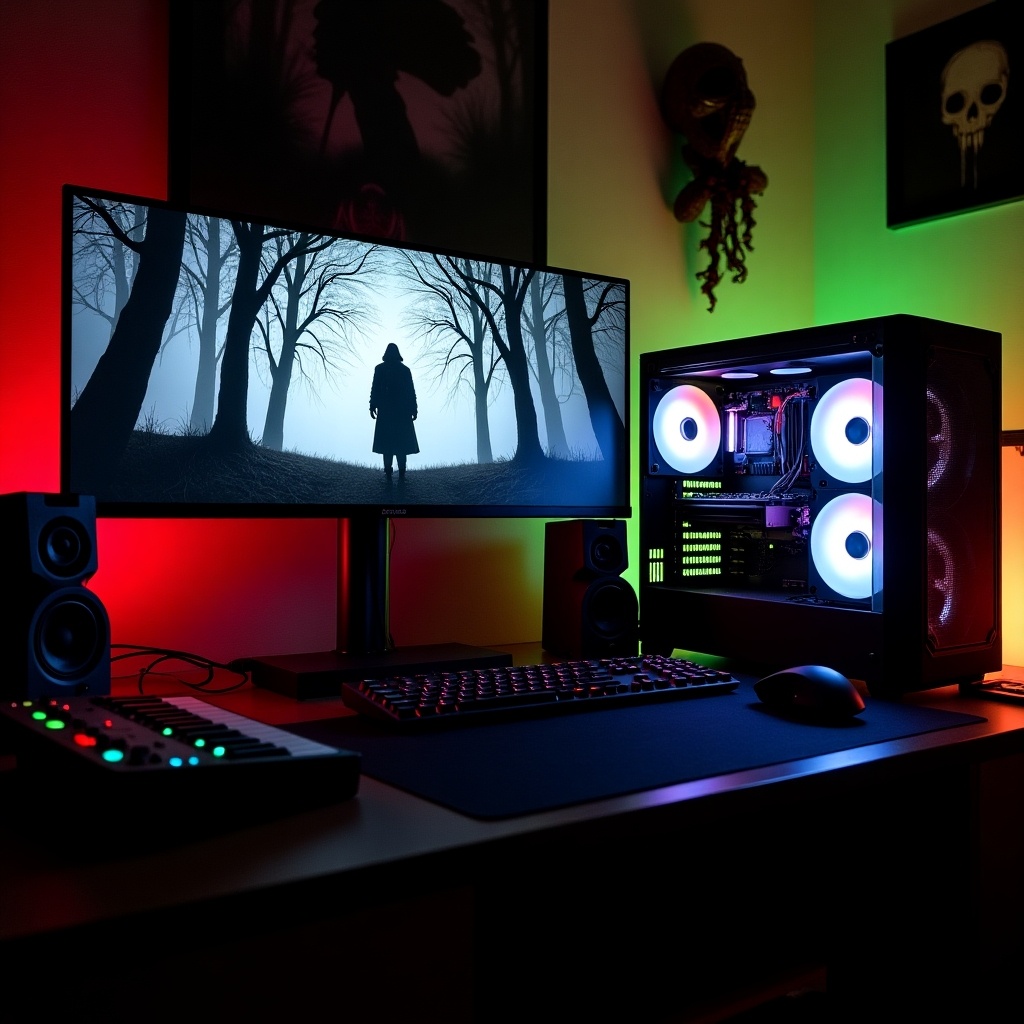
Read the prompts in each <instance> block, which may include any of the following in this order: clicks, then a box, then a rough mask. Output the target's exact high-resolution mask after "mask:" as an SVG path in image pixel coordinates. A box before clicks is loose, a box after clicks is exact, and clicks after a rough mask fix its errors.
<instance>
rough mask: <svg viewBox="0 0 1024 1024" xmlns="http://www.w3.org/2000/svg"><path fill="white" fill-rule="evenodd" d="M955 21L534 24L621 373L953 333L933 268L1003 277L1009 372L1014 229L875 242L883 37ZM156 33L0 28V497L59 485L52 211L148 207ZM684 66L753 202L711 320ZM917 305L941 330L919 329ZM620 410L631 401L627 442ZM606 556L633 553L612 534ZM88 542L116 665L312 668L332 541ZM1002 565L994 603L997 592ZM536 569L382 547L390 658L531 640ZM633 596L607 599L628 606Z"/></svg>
mask: <svg viewBox="0 0 1024 1024" xmlns="http://www.w3.org/2000/svg"><path fill="white" fill-rule="evenodd" d="M969 6H971V4H970V3H967V2H964V3H959V4H957V3H950V2H948V0H947V2H939V0H935V2H934V3H932V2H927V0H923V2H921V0H919V2H916V3H912V2H910V0H865V3H864V4H858V5H856V6H855V7H854V6H852V5H836V4H833V3H830V2H827V0H818V2H814V0H780V2H777V3H773V4H764V3H763V2H758V0H736V2H734V3H731V4H728V5H726V4H720V3H717V2H716V0H688V2H682V0H681V2H679V3H676V4H666V3H664V2H663V0H551V18H550V130H549V149H550V153H549V210H550V216H549V232H548V256H549V261H550V262H551V263H553V264H555V265H566V266H577V267H579V268H581V269H591V270H594V271H598V272H608V273H613V274H618V275H622V276H625V277H628V278H630V279H631V281H632V284H633V323H632V345H633V350H634V353H638V352H640V351H645V350H649V349H655V348H663V347H668V346H674V345H678V344H686V343H694V342H702V341H710V340H717V339H724V338H730V337H736V336H741V335H747V334H753V333H763V332H767V331H773V330H779V329H784V328H789V327H800V326H806V325H808V324H811V323H824V322H830V321H833V320H836V319H840V318H848V317H851V316H853V317H856V316H863V315H866V314H868V313H871V312H876V311H879V310H882V309H883V308H884V311H887V312H888V311H891V310H890V309H889V308H887V307H888V306H890V305H891V303H893V302H895V301H896V300H899V303H900V305H901V306H903V307H904V308H906V307H905V302H904V300H906V301H910V299H911V298H913V303H914V305H913V308H907V311H909V312H924V311H926V310H927V311H928V312H929V315H939V316H943V317H947V318H949V319H965V320H967V321H968V322H973V321H974V320H975V319H977V318H976V317H975V316H974V315H968V314H969V313H972V309H973V307H971V306H969V305H968V303H969V301H970V300H969V295H970V294H971V292H970V291H968V292H967V293H966V297H965V299H964V304H963V305H960V306H958V305H956V304H954V303H952V302H951V300H949V299H948V298H946V297H945V296H946V290H945V289H943V290H941V293H940V290H937V289H934V288H933V287H932V284H933V283H934V282H935V281H939V282H941V283H945V274H946V273H947V271H945V270H944V268H945V267H946V266H947V264H948V262H949V261H948V259H947V258H946V255H945V254H946V252H948V251H949V249H947V248H945V244H948V245H952V246H960V245H962V244H970V245H972V246H981V247H983V248H982V249H981V250H980V251H989V252H994V253H1000V254H1001V256H1000V259H999V262H998V263H997V264H996V266H995V267H994V268H992V269H991V270H990V271H989V272H988V274H989V276H988V277H986V278H985V281H984V282H982V280H981V272H980V271H978V272H977V274H978V281H977V282H974V283H976V284H978V286H979V287H981V285H982V284H983V283H984V285H985V290H984V294H985V296H986V299H988V298H991V297H993V296H994V297H995V299H996V300H997V304H996V305H995V306H993V305H991V304H987V312H989V313H990V314H991V319H990V318H989V317H988V316H986V317H985V320H986V323H985V326H992V327H994V328H995V329H997V330H1002V331H1004V333H1006V335H1007V338H1008V345H1009V346H1013V347H1014V349H1015V351H1019V350H1020V346H1019V341H1020V333H1021V316H1022V314H1021V312H1020V310H1019V309H1017V310H1014V309H1013V308H1011V304H1010V300H1009V296H1010V294H1011V287H1012V284H1013V278H1012V275H1013V272H1014V269H1015V267H1016V265H1017V264H1016V263H1015V261H1017V260H1019V250H1018V246H1019V244H1020V243H1019V238H1020V223H1021V216H1022V214H1024V206H1022V205H1021V204H1016V205H1015V206H1008V207H1003V208H1001V209H1000V210H996V211H987V212H985V213H983V214H972V215H969V216H968V217H962V218H955V219H953V220H951V221H949V222H947V223H945V224H944V225H936V226H926V227H925V228H923V229H915V232H916V235H915V234H914V233H910V234H907V235H906V236H901V237H891V236H890V234H889V233H887V232H886V230H885V229H884V227H883V226H881V225H884V214H883V213H882V209H883V208H882V207H881V206H880V205H879V204H880V203H881V202H882V199H881V196H882V191H881V190H882V188H883V183H884V176H883V170H882V163H881V160H882V154H883V152H884V138H883V134H882V133H883V130H884V129H883V122H882V120H881V119H880V113H879V112H880V110H881V107H880V106H879V103H880V96H881V90H882V81H881V78H880V75H881V60H882V47H884V43H885V41H886V40H887V39H889V38H892V37H893V36H894V35H895V34H896V31H897V25H898V24H900V27H901V30H902V31H912V30H913V29H914V27H915V26H910V27H905V26H906V24H907V23H908V22H910V21H912V20H914V19H917V20H918V21H920V22H921V24H920V25H917V26H916V27H923V25H925V24H928V23H930V22H931V21H938V20H942V19H943V18H945V17H949V16H951V15H952V14H955V13H958V12H959V11H960V10H963V9H966V8H967V7H969ZM166 7H167V0H94V2H92V3H90V4H88V5H86V4H78V3H74V2H72V0H46V2H40V3H38V4H34V5H5V8H4V13H3V16H2V17H3V21H4V25H3V31H2V32H0V146H2V152H3V154H4V156H3V160H2V161H0V201H2V203H3V216H2V217H0V254H2V255H0V260H2V261H3V263H2V267H0V308H3V310H4V314H5V320H4V328H3V331H2V333H0V490H22V489H28V490H52V489H55V488H56V487H57V485H58V450H57V449H58V420H59V408H58V385H59V382H58V354H59V322H58V314H57V296H58V287H59V274H58V267H59V262H58V261H59V244H58V237H57V224H58V205H57V195H58V193H59V187H60V185H61V184H62V183H63V182H65V181H73V182H76V183H80V184H88V185H96V186H100V187H109V188H113V189H118V190H124V191H134V192H140V193H143V194H150V195H154V196H161V195H164V194H165V190H166V174H165V167H166V155H167V154H166V146H167V144H166V118H165V110H166V75H167V38H166V29H165V20H166ZM951 8H952V9H951ZM901 19H902V24H901ZM704 40H711V41H716V42H720V43H722V44H724V45H726V46H728V47H729V48H730V49H732V50H733V51H734V52H735V53H737V54H738V55H739V56H741V57H742V58H743V61H744V64H745V67H746V70H747V73H748V77H749V80H750V84H751V88H752V89H753V91H754V93H755V95H756V98H757V109H756V111H755V114H754V118H753V121H752V124H751V126H750V129H749V131H748V132H747V134H746V136H745V138H744V140H743V143H742V145H741V147H740V156H741V157H742V158H743V159H745V160H747V161H748V162H750V163H756V164H758V165H760V166H761V167H762V168H763V169H764V171H765V172H766V174H767V175H768V180H769V185H768V189H767V191H766V192H765V195H764V196H763V197H762V198H761V199H759V201H758V209H757V212H756V217H757V224H756V227H755V229H754V247H755V248H754V251H753V252H752V253H751V254H750V256H749V258H748V267H749V277H748V280H747V281H746V282H745V283H744V284H742V285H736V284H733V283H731V282H729V281H725V282H723V284H722V285H721V286H720V288H719V290H718V298H719V302H718V306H717V308H716V310H715V311H714V313H709V312H708V311H707V309H706V303H705V302H704V300H703V297H702V296H701V295H700V294H699V292H698V282H697V280H696V278H695V276H694V275H695V273H696V272H697V270H699V269H701V267H702V266H703V259H702V254H701V253H700V252H699V250H698V244H699V241H700V239H701V237H702V235H703V232H702V230H701V229H700V228H699V227H697V226H695V225H685V226H684V225H680V224H679V223H677V222H676V221H675V219H674V217H673V216H672V213H671V202H672V200H673V199H674V197H675V194H676V192H677V191H678V188H679V187H680V185H681V184H682V182H683V181H684V180H685V174H684V170H683V168H682V166H681V161H680V158H679V153H678V140H676V139H675V138H673V136H672V133H671V132H670V131H669V130H668V128H667V127H666V126H665V125H664V124H663V123H662V121H661V119H660V116H659V113H658V91H659V88H660V83H661V80H662V78H663V77H664V74H665V71H666V69H667V68H668V66H669V64H670V62H671V60H672V59H673V58H674V57H675V55H676V54H677V53H679V52H680V51H681V50H683V49H684V48H685V47H686V46H688V45H690V44H692V43H694V42H698V41H704ZM837 69H842V74H837V73H836V70H837ZM879 218H881V220H879ZM976 225H981V226H980V227H978V226H976ZM918 238H920V239H921V240H918ZM937 242H942V243H944V244H943V245H938V244H937ZM879 247H881V251H883V252H884V254H885V260H886V266H887V267H888V268H890V269H892V268H896V269H899V268H902V267H905V266H908V265H913V266H914V267H915V275H914V282H913V283H914V288H913V289H910V288H907V289H904V288H902V287H899V286H898V283H897V282H895V281H894V280H892V279H891V278H892V275H890V276H889V278H887V279H886V280H887V281H888V283H886V281H883V280H882V278H883V277H885V275H883V274H880V273H875V274H874V275H873V277H872V280H871V282H870V287H868V283H869V282H867V281H865V285H864V287H863V288H861V289H851V288H849V287H848V282H849V281H850V280H851V276H852V278H853V280H863V279H866V278H867V277H868V276H869V274H870V270H869V268H870V267H871V266H872V265H873V264H875V263H876V262H877V260H876V256H877V253H878V251H879ZM857 275H860V277H858V276H857ZM862 300H863V301H862ZM940 300H941V302H942V305H941V308H940V307H938V305H935V306H933V304H932V303H933V301H934V302H935V303H936V304H937V303H938V302H939V301H940ZM1008 364H1009V366H1010V370H1011V374H1010V377H1009V378H1008V383H1007V388H1006V391H1007V395H1008V396H1009V395H1018V394H1019V395H1024V391H1022V390H1021V388H1020V384H1021V374H1022V373H1024V368H1022V367H1021V366H1020V365H1019V363H1014V362H1013V361H1012V360H1008ZM1013 381H1015V382H1016V384H1015V387H1016V390H1014V385H1013V383H1012V382H1013ZM1013 401H1018V402H1024V398H1014V399H1013ZM636 409H637V403H636V399H635V391H634V396H633V404H632V425H633V427H634V429H635V428H636ZM1018 413H1020V415H1018ZM1006 416H1007V419H1006V421H1005V422H1006V425H1007V426H1008V427H1024V410H1021V409H1019V408H1018V407H1015V406H1013V405H1011V404H1008V407H1007V410H1006ZM1021 463H1022V468H1024V460H1021ZM1018 476H1024V474H1018ZM1016 494H1017V499H1016V500H1017V504H1019V503H1020V501H1019V498H1020V495H1021V491H1020V490H1018V491H1017V492H1016ZM633 504H634V508H636V506H637V499H636V495H635V494H634V498H633ZM629 530H630V538H631V551H632V552H634V553H635V552H636V551H637V537H636V531H637V524H636V519H635V517H634V519H633V520H631V521H630V524H629ZM99 541H100V564H101V568H100V571H99V572H98V573H97V575H96V577H95V579H94V581H93V585H94V587H95V589H96V590H97V592H99V593H100V595H101V596H102V598H103V600H104V602H105V604H106V605H107V607H108V610H109V611H110V614H111V620H112V624H113V629H114V639H115V641H117V642H132V643H149V644H159V645H163V646H176V647H180V648H184V649H187V650H190V651H194V652H196V653H198V654H202V655H205V656H208V657H212V658H217V659H223V660H226V659H228V658H233V657H239V656H242V655H245V654H254V653H287V652H290V651H300V650H316V649H327V648H330V647H332V646H333V644H334V639H335V635H334V607H335V603H334V586H335V567H336V545H335V528H334V524H333V523H330V522H324V521H313V522H301V523H269V522H259V523H239V522H233V521H229V522H193V523H161V522H148V521H143V520H135V521H128V522H120V521H116V522H115V521H104V522H103V523H101V525H100V529H99ZM1016 551H1017V554H1016V555H1015V556H1014V557H1015V558H1016V560H1017V561H1016V562H1015V563H1014V565H1015V566H1017V567H1018V568H1016V569H1015V576H1012V577H1009V578H1016V579H1019V578H1021V573H1020V571H1019V564H1020V559H1021V555H1020V548H1019V546H1018V547H1017V549H1016ZM542 568H543V527H542V524H540V523H526V522H518V521H495V522H479V523H476V522H474V523H465V522H456V521H439V522H432V521H426V522H412V521H410V522H403V523H401V524H399V525H398V528H397V529H396V533H395V545H394V549H393V586H392V628H393V633H394V634H395V639H396V641H397V642H398V643H401V644H416V643H429V642H432V641H443V640H460V641H463V642H468V643H484V644H486V643H504V642H517V641H526V640H533V639H536V638H537V637H538V636H539V633H540V611H541V599H540V589H541V588H540V581H541V575H542ZM635 571H636V567H635V565H634V566H633V567H631V569H630V572H629V574H628V575H629V576H630V577H631V578H632V579H634V581H635ZM1012 589H1013V588H1009V587H1008V590H1012ZM1018 589H1019V588H1018ZM1010 596H1011V600H1009V601H1008V602H1007V608H1008V611H1009V613H1010V614H1011V615H1014V616H1016V618H1015V621H1018V622H1020V621H1024V614H1022V613H1021V604H1020V603H1019V599H1018V602H1017V603H1016V604H1015V603H1014V599H1015V595H1014V594H1011V595H1010ZM1008 632H1009V631H1008ZM1018 632H1020V631H1018ZM1008 640H1009V641H1013V642H1016V643H1024V640H1021V641H1016V640H1015V638H1012V637H1008ZM1008 646H1009V649H1008V651H1007V656H1008V660H1013V661H1016V662H1017V663H1020V662H1024V651H1022V650H1021V649H1020V648H1019V647H1017V648H1015V647H1013V646H1012V643H1010V644H1009V645H1008ZM1011 654H1015V655H1016V656H1015V657H1011V656H1010V655H1011Z"/></svg>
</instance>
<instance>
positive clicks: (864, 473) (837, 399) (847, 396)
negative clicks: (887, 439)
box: [811, 377, 882, 484]
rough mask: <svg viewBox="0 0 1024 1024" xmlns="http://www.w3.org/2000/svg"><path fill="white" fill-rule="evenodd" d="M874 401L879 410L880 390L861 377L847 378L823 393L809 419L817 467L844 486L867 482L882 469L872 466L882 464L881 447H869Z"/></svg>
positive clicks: (872, 426)
mask: <svg viewBox="0 0 1024 1024" xmlns="http://www.w3.org/2000/svg"><path fill="white" fill-rule="evenodd" d="M875 390H877V391H878V392H879V394H878V395H877V396H875V394H874V392H875ZM875 397H877V399H878V401H877V402H875V403H874V405H875V406H876V407H877V408H878V409H879V410H881V407H882V402H881V388H880V387H879V386H878V385H877V384H872V383H871V381H869V380H867V379H866V378H864V377H850V378H848V379H846V380H843V381H840V382H839V383H838V384H836V385H835V386H834V387H832V388H830V389H829V390H828V391H826V392H825V394H824V395H822V397H821V398H820V399H819V400H818V404H817V405H816V406H815V408H814V413H813V415H812V416H811V448H812V449H813V451H814V454H815V456H816V458H817V460H818V464H819V465H820V466H821V468H822V469H824V470H825V472H826V473H829V474H830V475H831V476H833V477H835V478H836V479H837V480H842V481H843V482H844V483H849V484H853V483H861V482H862V481H864V480H870V479H871V477H872V475H873V474H874V473H877V472H878V471H879V470H880V469H881V465H880V464H876V462H875V459H877V460H878V463H880V461H881V446H879V445H874V444H873V443H872V436H873V434H874V413H873V409H872V404H873V402H872V400H873V398H875ZM875 449H877V450H875ZM873 456H874V457H873Z"/></svg>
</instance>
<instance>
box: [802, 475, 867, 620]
mask: <svg viewBox="0 0 1024 1024" xmlns="http://www.w3.org/2000/svg"><path fill="white" fill-rule="evenodd" d="M881 511H882V506H881V505H880V504H879V503H878V502H877V501H874V500H873V499H872V498H870V497H869V496H868V495H866V494H858V493H855V492H850V493H848V494H841V495H839V497H838V498H833V499H832V500H831V501H830V502H829V503H828V504H827V505H826V506H825V507H824V508H823V509H822V510H821V511H820V512H819V513H818V515H817V517H816V518H815V520H814V523H813V525H812V526H811V557H812V558H813V559H814V567H815V568H816V569H817V570H818V572H819V573H820V574H821V578H822V579H823V580H824V581H825V583H827V584H828V586H830V587H831V588H832V589H833V590H834V591H835V592H836V593H837V594H840V595H841V596H842V597H846V598H849V599H850V600H862V599H863V598H867V597H870V596H871V594H872V591H873V590H880V589H881V586H882V572H881V569H882V537H881ZM873 520H875V521H877V522H878V524H879V531H878V533H877V535H876V533H875V531H874V529H873Z"/></svg>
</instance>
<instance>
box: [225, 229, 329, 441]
mask: <svg viewBox="0 0 1024 1024" xmlns="http://www.w3.org/2000/svg"><path fill="white" fill-rule="evenodd" d="M231 226H232V228H233V230H234V232H235V239H236V241H237V242H238V254H239V255H238V271H237V274H236V275H235V288H234V292H233V293H232V296H231V312H230V313H229V314H228V328H227V334H226V335H225V337H224V356H223V358H222V360H221V368H220V387H219V389H218V392H217V415H216V418H215V419H214V421H213V426H212V427H211V428H210V433H209V439H210V443H211V444H213V445H215V446H217V447H219V448H221V449H222V450H226V451H242V450H243V449H245V448H247V447H248V446H249V445H250V444H251V438H250V436H249V427H248V422H247V408H246V406H247V400H248V393H249V347H250V341H251V338H252V335H253V331H254V330H255V328H256V318H257V317H258V316H259V312H260V307H261V306H262V305H263V304H264V303H265V302H266V301H267V300H268V298H269V296H270V293H271V291H272V290H273V288H274V285H275V284H276V283H277V279H278V277H280V275H281V273H282V272H283V271H284V269H285V267H286V266H287V265H288V264H289V263H291V262H292V261H293V260H297V259H298V258H299V257H300V256H303V255H305V254H308V253H311V252H316V251H319V250H321V249H324V248H326V247H327V246H329V245H330V244H331V239H330V238H329V237H326V236H323V235H309V234H305V233H302V234H299V235H298V236H296V237H295V240H294V241H289V244H288V245H287V247H284V251H283V252H281V253H279V254H276V253H274V254H272V255H271V256H270V258H268V259H267V260H266V262H264V247H265V245H266V244H267V243H268V242H271V241H273V240H274V239H275V238H277V237H279V236H282V235H285V236H290V235H291V234H292V233H291V232H289V231H286V230H284V229H277V228H273V229H268V228H267V227H266V226H265V225H262V224H254V223H251V222H245V221H232V222H231ZM261 271H262V279H261Z"/></svg>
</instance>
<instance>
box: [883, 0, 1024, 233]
mask: <svg viewBox="0 0 1024 1024" xmlns="http://www.w3.org/2000/svg"><path fill="white" fill-rule="evenodd" d="M1016 8H1017V4H1016V3H1015V2H1014V0H996V2H995V3H990V4H986V5H984V6H982V7H978V8H976V9H975V10H973V11H969V12H967V13H966V14H962V15H960V16H959V17H956V18H952V19H950V20H949V21H945V22H942V23H941V24H938V25H933V26H932V27H931V28H927V29H925V30H923V31H921V32H917V33H915V34H914V35H910V36H906V37H904V38H902V39H897V40H895V41H893V42H891V43H888V44H887V45H886V52H885V94H886V171H887V207H888V210H887V214H888V216H887V223H888V226H889V227H899V226H901V225H904V224H911V223H914V222H917V221H922V220H929V219H932V218H935V217H944V216H948V215H949V214H954V213H961V212H963V211H965V210H973V209H978V208H980V207H985V206H993V205H995V204H997V203H1005V202H1009V201H1011V200H1015V199H1020V198H1022V197H1024V92H1022V89H1021V87H1020V82H1019V81H1016V79H1019V78H1020V77H1021V73H1022V70H1024V65H1022V60H1024V54H1022V46H1021V43H1022V30H1021V25H1022V24H1024V22H1022V21H1021V19H1020V18H1019V17H1018V16H1017V12H1016ZM1011 78H1013V79H1015V81H1014V82H1013V83H1012V84H1011V83H1010V79H1011Z"/></svg>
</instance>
